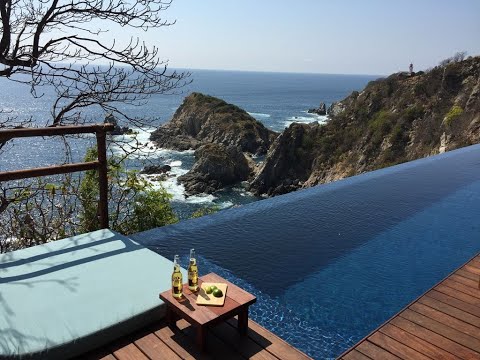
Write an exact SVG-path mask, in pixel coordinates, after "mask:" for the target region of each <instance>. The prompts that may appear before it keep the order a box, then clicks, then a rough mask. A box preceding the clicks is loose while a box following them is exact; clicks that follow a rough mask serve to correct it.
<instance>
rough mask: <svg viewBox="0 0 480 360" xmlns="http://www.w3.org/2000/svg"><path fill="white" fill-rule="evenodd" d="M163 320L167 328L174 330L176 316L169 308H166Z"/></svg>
mask: <svg viewBox="0 0 480 360" xmlns="http://www.w3.org/2000/svg"><path fill="white" fill-rule="evenodd" d="M165 318H166V320H167V325H168V327H169V328H174V327H175V326H176V325H177V319H178V315H177V314H175V312H174V311H173V310H172V309H171V308H170V306H167V311H166V312H165Z"/></svg>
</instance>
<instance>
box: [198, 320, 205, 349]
mask: <svg viewBox="0 0 480 360" xmlns="http://www.w3.org/2000/svg"><path fill="white" fill-rule="evenodd" d="M206 342H207V328H206V327H205V326H198V329H197V345H198V347H199V348H200V351H201V352H204V351H205V345H206V344H205V343H206Z"/></svg>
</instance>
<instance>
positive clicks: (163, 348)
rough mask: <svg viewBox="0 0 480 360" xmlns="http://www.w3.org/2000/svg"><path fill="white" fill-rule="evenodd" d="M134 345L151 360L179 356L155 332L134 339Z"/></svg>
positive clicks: (169, 358) (166, 359)
mask: <svg viewBox="0 0 480 360" xmlns="http://www.w3.org/2000/svg"><path fill="white" fill-rule="evenodd" d="M135 345H137V347H138V348H139V349H140V350H141V351H142V352H143V353H144V354H145V355H147V356H148V357H149V358H150V359H151V360H179V359H181V357H180V356H178V355H177V353H175V352H174V351H173V350H172V349H170V348H169V347H168V346H167V345H166V344H165V343H164V342H163V341H162V340H160V338H159V337H157V336H156V335H155V334H152V333H150V334H148V335H146V336H144V337H142V338H140V339H138V340H136V341H135Z"/></svg>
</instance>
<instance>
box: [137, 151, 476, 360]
mask: <svg viewBox="0 0 480 360" xmlns="http://www.w3.org/2000/svg"><path fill="white" fill-rule="evenodd" d="M479 217H480V145H474V146H470V147H467V148H464V149H460V150H456V151H452V152H449V153H445V154H441V155H437V156H432V157H429V158H426V159H422V160H417V161H413V162H410V163H406V164H402V165H398V166H394V167H391V168H387V169H382V170H378V171H374V172H371V173H367V174H363V175H359V176H355V177H352V178H348V179H345V180H341V181H337V182H335V183H330V184H326V185H320V186H316V187H314V188H310V189H306V190H302V191H298V192H295V193H290V194H287V195H283V196H279V197H275V198H271V199H266V200H263V201H259V202H255V203H252V204H249V205H245V206H243V207H240V208H235V209H229V210H225V211H221V212H219V213H217V214H214V215H212V216H208V217H203V218H199V219H194V220H189V221H184V222H181V223H179V224H176V225H173V226H168V227H164V228H158V229H154V230H150V231H147V232H143V233H139V234H136V235H135V236H133V237H134V238H135V239H136V240H138V241H140V242H141V243H143V244H145V245H147V246H148V247H150V248H151V249H153V250H155V251H157V252H158V253H160V254H161V255H163V256H166V257H168V258H173V255H174V254H176V253H179V254H182V255H183V256H184V259H183V262H184V264H183V265H184V266H186V265H187V260H188V259H187V254H188V250H189V249H190V248H191V247H193V248H195V249H196V250H197V253H198V254H201V257H200V259H199V271H200V273H201V274H202V273H207V272H210V271H214V272H216V273H218V274H219V275H221V276H224V277H225V278H227V279H228V280H230V281H232V282H234V283H236V284H237V285H239V286H241V287H243V288H245V289H246V290H247V291H250V292H252V293H253V294H255V295H256V296H257V298H258V299H257V303H256V304H255V305H253V306H252V308H251V309H252V311H251V317H252V318H253V319H254V320H255V321H257V322H259V323H260V324H261V325H263V326H265V327H266V328H267V329H269V330H271V331H272V332H274V333H276V334H277V335H279V336H280V337H281V338H283V339H284V340H286V341H287V342H289V343H291V344H292V345H293V346H295V347H297V348H299V349H301V350H302V351H304V352H305V353H307V354H308V355H310V356H312V357H313V358H315V359H325V358H331V357H335V356H338V355H340V354H341V353H342V352H343V351H344V350H346V349H347V348H349V347H350V346H352V345H353V344H355V343H356V342H357V341H359V340H360V339H361V338H363V337H364V336H365V335H367V334H368V333H369V332H370V331H372V330H374V329H375V328H376V327H378V326H379V325H380V324H381V323H383V322H384V321H386V320H387V319H388V318H390V317H391V316H392V315H394V314H395V313H396V312H398V311H399V310H401V309H402V308H403V307H404V306H405V305H407V304H408V303H409V302H411V301H412V300H414V299H415V298H416V297H418V296H419V295H421V294H422V293H423V292H425V291H426V290H428V289H429V288H431V287H432V286H433V285H435V284H436V283H437V282H438V281H440V280H441V279H442V278H444V277H445V276H447V275H448V274H449V273H450V272H452V271H453V270H455V269H456V268H457V267H459V266H460V265H462V264H463V263H465V262H466V261H467V260H469V259H470V258H471V257H472V256H474V255H475V254H476V253H478V252H479V251H480V222H479V221H478V220H479Z"/></svg>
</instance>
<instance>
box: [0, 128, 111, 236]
mask: <svg viewBox="0 0 480 360" xmlns="http://www.w3.org/2000/svg"><path fill="white" fill-rule="evenodd" d="M113 128H114V126H113V124H95V125H79V126H57V127H46V128H21V129H6V130H0V142H5V141H8V140H11V139H14V138H24V137H35V136H55V135H68V134H88V133H93V134H95V135H96V136H97V150H98V159H97V160H96V161H90V162H83V163H74V164H65V165H55V166H49V167H41V168H34V169H26V170H15V171H4V172H0V182H2V181H11V180H20V179H27V178H33V177H39V176H50V175H57V174H67V173H72V172H78V171H86V170H98V187H99V194H100V196H99V202H98V214H99V220H100V226H101V228H102V229H106V228H108V178H107V143H106V136H107V132H108V131H112V130H113Z"/></svg>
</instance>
